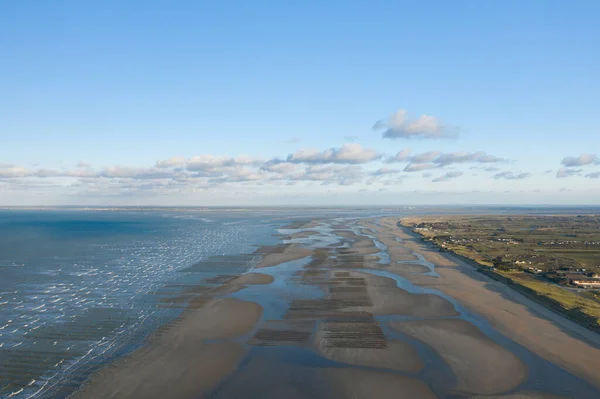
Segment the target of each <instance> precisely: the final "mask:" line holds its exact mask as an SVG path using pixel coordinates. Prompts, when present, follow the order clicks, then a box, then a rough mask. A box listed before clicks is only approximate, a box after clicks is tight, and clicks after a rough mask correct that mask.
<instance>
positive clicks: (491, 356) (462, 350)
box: [390, 319, 528, 395]
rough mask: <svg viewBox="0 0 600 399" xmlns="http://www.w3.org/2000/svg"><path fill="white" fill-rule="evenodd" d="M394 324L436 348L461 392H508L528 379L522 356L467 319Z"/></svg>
mask: <svg viewBox="0 0 600 399" xmlns="http://www.w3.org/2000/svg"><path fill="white" fill-rule="evenodd" d="M390 326H392V328H394V329H396V330H398V331H400V332H402V333H404V334H407V335H410V336H412V337H413V338H416V339H418V340H420V341H422V342H425V343H426V344H427V345H429V346H430V347H432V348H433V349H434V350H435V351H436V352H437V353H438V354H439V355H440V356H441V357H442V358H443V359H444V360H445V361H446V363H447V364H448V365H449V366H450V368H452V370H453V371H454V374H455V375H456V380H457V381H456V383H457V385H456V390H457V391H458V392H460V393H470V394H480V395H492V394H499V393H504V392H507V391H510V390H511V389H514V388H516V387H518V386H519V385H520V384H521V383H523V382H524V381H525V380H526V379H527V375H528V372H527V367H526V366H525V364H523V363H522V362H521V361H520V360H519V358H518V357H516V356H515V355H514V354H513V353H512V352H510V351H509V350H507V349H504V348H503V347H501V346H500V345H498V344H496V343H495V342H494V341H492V340H491V339H490V338H488V337H487V336H486V335H485V334H483V333H482V332H481V331H480V330H479V329H478V328H477V327H475V326H474V325H472V324H471V323H469V322H466V321H464V320H460V319H437V320H422V321H421V320H419V321H402V322H400V321H396V322H390Z"/></svg>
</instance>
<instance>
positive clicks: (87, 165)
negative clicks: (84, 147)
mask: <svg viewBox="0 0 600 399" xmlns="http://www.w3.org/2000/svg"><path fill="white" fill-rule="evenodd" d="M77 167H78V168H82V169H87V168H91V167H92V164H91V163H89V162H85V161H79V162H77Z"/></svg>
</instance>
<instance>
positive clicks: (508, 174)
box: [494, 171, 531, 180]
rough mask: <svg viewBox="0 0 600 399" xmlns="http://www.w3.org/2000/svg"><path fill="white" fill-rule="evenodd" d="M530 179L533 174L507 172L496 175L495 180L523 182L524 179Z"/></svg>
mask: <svg viewBox="0 0 600 399" xmlns="http://www.w3.org/2000/svg"><path fill="white" fill-rule="evenodd" d="M528 177H531V173H518V174H514V173H513V172H509V171H505V172H500V173H496V174H495V175H494V179H497V180H499V179H506V180H522V179H527V178H528Z"/></svg>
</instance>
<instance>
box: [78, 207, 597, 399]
mask: <svg viewBox="0 0 600 399" xmlns="http://www.w3.org/2000/svg"><path fill="white" fill-rule="evenodd" d="M396 222H397V218H394V217H387V218H386V217H383V218H370V219H360V220H358V219H356V220H354V221H353V222H351V221H348V222H339V221H336V222H335V224H330V225H328V226H329V227H327V229H326V230H324V231H327V234H330V235H331V236H336V237H338V239H339V240H338V241H337V242H335V243H333V244H332V243H331V242H330V241H328V240H324V241H323V240H322V234H325V233H324V231H319V227H318V226H317V224H316V223H311V224H310V229H311V230H315V231H314V233H313V234H312V235H311V234H308V232H305V233H301V234H296V235H295V236H294V237H295V238H294V237H292V239H291V240H286V243H282V244H279V245H275V246H264V247H260V248H259V249H257V250H256V252H255V254H259V255H261V256H262V261H261V262H259V263H258V264H257V267H255V268H254V269H253V270H252V271H250V272H248V273H245V274H241V275H238V276H233V277H232V276H229V277H228V278H224V277H221V278H215V279H214V280H215V282H217V284H216V285H215V286H213V287H198V288H197V289H194V290H191V291H188V292H185V293H183V294H182V296H181V297H174V298H172V302H171V303H172V304H174V305H175V306H177V305H178V306H181V305H182V304H185V305H184V309H183V311H182V313H181V316H180V317H179V318H177V319H176V320H175V321H173V322H172V323H170V324H167V325H165V326H164V327H162V328H161V329H160V330H158V331H157V332H155V333H154V334H153V335H152V336H151V337H150V339H148V340H147V341H146V342H145V343H144V345H143V346H142V347H141V348H140V349H138V350H136V351H134V352H132V353H131V354H129V355H127V356H126V357H123V358H120V359H118V360H116V361H115V362H113V363H111V364H109V365H107V366H106V367H104V368H103V369H101V370H100V371H99V372H96V373H95V374H93V375H92V376H91V378H90V379H88V380H87V381H86V383H85V384H84V385H83V386H82V387H81V389H80V390H79V391H77V392H75V393H74V394H73V395H71V396H70V398H75V399H79V398H82V399H83V398H104V397H112V398H162V397H169V398H175V399H178V398H182V399H187V398H197V397H210V398H231V397H264V398H271V397H272V398H278V397H290V398H330V397H355V398H370V397H386V396H390V395H395V396H396V397H401V398H402V397H404V398H407V399H412V398H414V397H423V398H442V397H447V396H452V397H456V398H476V397H484V396H485V397H490V398H492V397H498V398H499V397H507V398H510V397H514V398H517V397H527V398H531V399H534V398H538V399H542V398H563V399H564V398H567V397H572V396H571V395H566V394H565V392H569V391H568V390H569V389H573V390H574V391H573V392H578V393H581V395H580V396H576V397H581V398H595V397H597V396H595V395H594V394H593V393H591V392H596V393H598V392H600V389H599V390H598V391H595V390H594V388H593V387H592V385H593V386H595V387H597V388H600V376H596V375H594V374H595V373H594V370H597V369H598V368H596V367H600V356H599V355H600V349H598V348H600V337H598V336H597V335H596V334H595V333H592V332H590V331H588V330H585V329H583V328H582V327H579V326H577V325H575V324H574V323H572V322H570V321H569V320H566V319H564V318H562V317H561V316H559V315H556V314H554V313H552V312H550V311H548V310H545V309H544V308H543V307H541V306H540V305H538V304H535V303H534V302H532V301H530V300H529V299H527V298H526V297H523V296H521V295H520V294H518V293H516V292H515V293H511V292H510V290H509V289H508V288H506V287H498V286H502V284H501V283H499V282H496V281H494V280H491V279H489V278H488V277H486V276H484V275H481V274H480V273H477V272H476V271H475V270H474V269H473V268H472V266H469V265H467V264H464V263H461V262H460V260H456V259H452V258H451V257H449V255H448V254H443V255H442V254H440V253H439V252H434V251H432V250H431V248H428V247H427V245H426V244H425V242H424V241H422V240H421V239H420V238H418V237H414V236H412V235H410V234H408V233H407V232H406V231H404V230H403V229H400V228H398V227H397V226H396ZM305 226H306V224H304V225H301V224H297V225H296V226H293V227H294V229H297V230H299V232H300V231H302V227H305ZM333 226H335V228H332V227H333ZM311 240H312V241H311ZM307 242H312V244H306V243H307ZM301 243H303V244H301ZM272 255H276V256H277V257H276V258H275V257H274V256H272ZM265 260H266V261H265ZM259 265H260V266H261V267H258V266H259ZM497 285H498V286H497ZM505 291H506V292H505ZM165 304H166V305H167V306H168V305H169V302H168V301H167V302H166V303H165ZM470 312H472V314H471V313H470ZM546 312H547V313H549V314H546ZM483 320H485V322H484V321H483ZM486 323H489V325H488V324H486ZM573 326H575V328H574V327H573ZM577 327H579V328H581V329H583V330H585V331H586V332H588V333H589V334H593V335H590V336H587V337H586V336H584V335H578V331H577ZM540 332H542V333H540ZM596 345H597V346H596ZM473 348H477V349H476V350H473ZM596 359H598V360H596ZM554 365H557V366H559V367H556V366H554ZM563 369H564V370H566V371H564V370H563ZM586 369H589V370H591V371H589V370H586ZM579 378H581V379H579ZM557 381H563V382H564V383H565V384H566V385H567V388H562V387H561V386H560V385H556V383H557ZM585 381H587V382H589V383H590V384H592V385H590V386H587V385H586V382H585ZM565 389H567V390H566V391H565ZM519 395H520V396H519Z"/></svg>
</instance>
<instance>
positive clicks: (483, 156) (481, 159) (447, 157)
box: [386, 150, 505, 166]
mask: <svg viewBox="0 0 600 399" xmlns="http://www.w3.org/2000/svg"><path fill="white" fill-rule="evenodd" d="M504 161H505V159H503V158H499V157H497V156H495V155H490V154H487V153H485V152H483V151H477V152H471V153H469V152H449V153H442V152H440V151H428V152H424V153H422V154H416V155H413V156H410V155H409V153H408V152H406V150H403V151H402V152H399V153H398V154H396V155H395V156H394V157H392V158H388V159H387V160H386V162H388V163H394V162H411V163H417V164H421V163H433V164H436V165H439V166H448V165H452V164H457V163H483V164H487V163H498V162H504Z"/></svg>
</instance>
